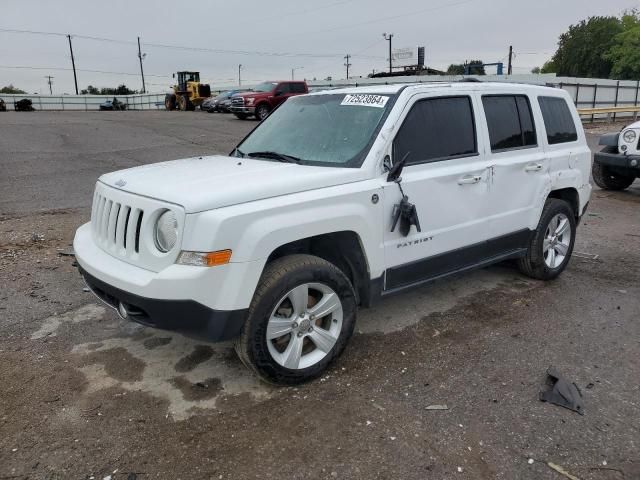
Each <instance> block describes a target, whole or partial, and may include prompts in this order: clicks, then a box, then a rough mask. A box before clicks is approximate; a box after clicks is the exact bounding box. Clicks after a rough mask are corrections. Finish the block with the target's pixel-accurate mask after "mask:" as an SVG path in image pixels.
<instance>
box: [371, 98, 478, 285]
mask: <svg viewBox="0 0 640 480" xmlns="http://www.w3.org/2000/svg"><path fill="white" fill-rule="evenodd" d="M476 110H477V104H476V100H475V98H474V96H473V95H472V94H470V93H469V94H466V93H464V94H458V93H456V95H453V96H447V97H428V96H426V95H416V96H415V97H413V99H412V100H410V101H409V102H408V104H407V106H406V107H405V110H404V112H403V113H402V114H401V117H400V120H399V121H398V125H399V127H398V129H397V130H396V132H395V138H394V140H393V149H392V156H393V161H394V162H398V161H400V160H401V159H402V158H403V157H405V156H407V164H406V166H405V168H404V170H403V172H402V182H401V187H402V190H403V191H404V193H405V194H406V195H407V196H408V199H409V202H411V203H413V204H415V206H416V209H417V213H418V218H419V221H420V226H421V229H422V231H421V232H418V231H417V229H416V228H415V227H412V228H411V230H410V232H409V235H408V236H404V235H402V234H401V233H400V231H399V228H397V227H396V229H395V231H393V232H392V231H391V228H392V223H393V217H394V212H395V208H396V205H397V204H398V203H399V202H400V200H401V199H402V195H401V192H400V188H399V186H398V185H396V184H395V183H388V182H385V183H383V189H384V190H383V191H384V216H385V219H386V221H385V222H384V228H385V232H384V250H385V263H386V277H385V290H387V291H389V290H396V289H400V288H403V287H405V286H409V285H412V284H416V283H419V282H420V281H424V280H427V279H430V278H435V277H438V276H440V275H444V274H447V273H449V272H452V271H455V270H459V269H462V268H464V267H466V266H470V265H473V264H476V263H477V262H478V261H479V260H480V259H481V258H482V257H483V256H484V255H486V254H487V251H486V249H485V248H484V247H485V246H484V245H483V242H484V241H485V240H486V239H487V238H488V237H489V235H490V230H489V228H488V226H487V222H486V220H487V219H486V209H485V206H486V203H487V196H488V194H489V190H488V187H489V185H488V180H489V178H488V175H487V174H488V169H487V159H486V158H485V155H484V154H483V153H482V150H483V149H482V147H481V146H480V145H479V144H478V137H477V128H476V122H475V118H474V111H476ZM383 182H384V180H383Z"/></svg>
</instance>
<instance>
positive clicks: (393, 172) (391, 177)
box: [384, 152, 411, 182]
mask: <svg viewBox="0 0 640 480" xmlns="http://www.w3.org/2000/svg"><path fill="white" fill-rule="evenodd" d="M409 155H411V152H407V153H405V154H404V157H402V159H401V160H400V161H398V162H395V163H394V164H393V165H391V167H389V161H390V160H389V158H388V157H387V158H385V160H384V166H385V169H386V170H387V172H388V174H387V182H398V181H400V180H401V178H400V175H401V174H402V169H403V168H404V165H405V163H407V158H409Z"/></svg>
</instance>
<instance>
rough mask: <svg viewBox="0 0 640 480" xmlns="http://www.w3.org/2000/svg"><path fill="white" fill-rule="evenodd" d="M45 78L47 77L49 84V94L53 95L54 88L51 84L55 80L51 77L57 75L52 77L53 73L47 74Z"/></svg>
mask: <svg viewBox="0 0 640 480" xmlns="http://www.w3.org/2000/svg"><path fill="white" fill-rule="evenodd" d="M44 78H46V79H47V83H48V84H49V95H53V89H52V88H51V84H52V83H53V82H52V81H51V79H52V78H55V77H52V76H51V75H45V76H44Z"/></svg>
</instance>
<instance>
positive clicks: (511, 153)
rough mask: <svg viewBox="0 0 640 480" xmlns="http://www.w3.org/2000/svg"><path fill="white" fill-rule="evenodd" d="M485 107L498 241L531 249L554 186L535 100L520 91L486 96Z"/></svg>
mask: <svg viewBox="0 0 640 480" xmlns="http://www.w3.org/2000/svg"><path fill="white" fill-rule="evenodd" d="M480 103H481V105H482V111H483V113H484V115H482V117H483V118H482V120H483V125H482V132H483V136H484V138H485V142H486V143H487V145H488V152H487V158H488V159H489V168H490V171H491V172H490V173H491V175H490V176H491V179H490V192H491V193H490V195H489V196H488V204H487V208H488V210H489V212H488V213H489V226H490V228H491V231H492V235H493V236H494V237H503V238H505V239H510V241H512V242H513V243H514V246H518V244H520V246H521V247H525V246H526V242H527V240H528V238H529V237H528V235H529V229H531V228H535V225H532V222H533V219H534V218H537V214H538V206H539V203H540V198H541V197H543V196H546V195H545V189H547V188H548V185H549V184H550V181H549V178H550V177H549V159H548V158H547V155H546V153H545V151H544V149H543V148H542V143H541V141H540V140H539V133H538V130H539V129H537V128H536V121H535V118H536V116H534V110H533V109H532V101H531V99H530V98H529V97H528V96H527V95H525V94H521V93H514V94H500V95H494V94H491V95H481V102H480ZM536 111H537V110H536Z"/></svg>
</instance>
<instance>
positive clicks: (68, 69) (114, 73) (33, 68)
mask: <svg viewBox="0 0 640 480" xmlns="http://www.w3.org/2000/svg"><path fill="white" fill-rule="evenodd" d="M0 68H4V69H19V70H57V71H63V72H70V71H72V69H71V68H65V67H32V66H28V65H0ZM76 71H78V72H87V73H103V74H107V75H133V76H136V77H137V76H139V75H140V74H139V73H131V72H113V71H109V70H88V69H84V68H77V69H76ZM146 76H147V77H158V78H171V75H154V74H148V73H147V74H146Z"/></svg>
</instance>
